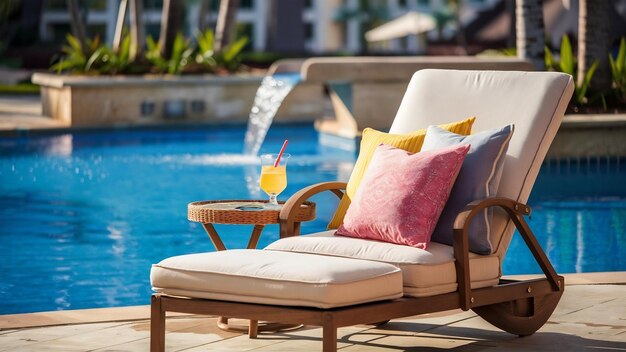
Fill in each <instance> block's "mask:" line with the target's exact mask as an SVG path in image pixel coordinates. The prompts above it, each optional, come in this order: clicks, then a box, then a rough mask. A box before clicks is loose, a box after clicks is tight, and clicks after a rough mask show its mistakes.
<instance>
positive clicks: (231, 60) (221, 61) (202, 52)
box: [196, 29, 249, 72]
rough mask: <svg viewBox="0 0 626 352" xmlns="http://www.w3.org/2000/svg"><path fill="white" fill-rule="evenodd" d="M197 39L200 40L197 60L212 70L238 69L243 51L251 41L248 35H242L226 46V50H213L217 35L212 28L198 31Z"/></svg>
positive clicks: (232, 70)
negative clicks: (201, 31)
mask: <svg viewBox="0 0 626 352" xmlns="http://www.w3.org/2000/svg"><path fill="white" fill-rule="evenodd" d="M196 40H197V42H198V53H197V54H196V62H197V63H198V64H201V65H203V66H204V67H206V68H208V69H209V70H210V71H211V72H216V71H219V70H227V71H228V72H235V71H237V69H238V68H239V66H240V64H241V52H242V51H243V49H244V48H245V47H246V45H247V44H248V41H249V40H248V37H241V38H239V39H237V40H236V41H235V42H233V43H231V44H230V45H228V46H227V47H225V48H224V50H222V51H220V52H215V51H214V50H213V47H214V44H215V36H214V35H213V31H212V30H210V29H207V30H206V31H205V32H204V33H198V35H197V36H196Z"/></svg>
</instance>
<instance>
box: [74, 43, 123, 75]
mask: <svg viewBox="0 0 626 352" xmlns="http://www.w3.org/2000/svg"><path fill="white" fill-rule="evenodd" d="M131 63H132V61H131V60H130V35H129V34H127V35H125V36H124V37H123V39H122V42H121V43H120V47H119V49H118V51H117V52H115V51H113V50H112V49H111V48H109V47H108V46H106V45H101V46H100V47H99V48H98V49H96V51H94V53H93V54H92V55H91V56H90V57H89V60H87V65H86V66H85V70H86V71H96V72H98V73H102V74H119V73H125V72H126V71H127V70H128V68H129V66H130V64H131Z"/></svg>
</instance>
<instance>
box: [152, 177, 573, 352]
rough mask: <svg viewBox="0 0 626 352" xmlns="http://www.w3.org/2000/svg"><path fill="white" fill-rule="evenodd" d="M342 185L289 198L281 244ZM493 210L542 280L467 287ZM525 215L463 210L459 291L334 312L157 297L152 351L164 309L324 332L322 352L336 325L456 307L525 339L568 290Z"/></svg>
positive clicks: (159, 347)
mask: <svg viewBox="0 0 626 352" xmlns="http://www.w3.org/2000/svg"><path fill="white" fill-rule="evenodd" d="M345 187H346V183H345V182H323V183H319V184H316V185H312V186H309V187H306V188H304V189H302V190H300V191H299V192H298V193H296V194H294V195H293V196H292V197H291V198H290V199H289V200H288V201H287V202H286V203H285V205H284V207H283V210H282V211H281V213H280V226H281V229H280V231H281V232H280V234H281V238H282V237H289V236H295V235H298V234H299V230H300V228H299V223H297V222H296V221H295V216H296V211H294V210H295V209H298V208H299V207H300V205H301V204H302V203H303V202H304V201H306V200H307V199H309V198H310V197H311V196H313V195H315V194H317V193H320V192H323V191H331V192H333V193H334V194H335V195H337V196H338V197H339V198H341V197H342V196H343V192H342V191H341V190H345ZM490 207H500V208H502V209H504V210H505V211H506V213H507V215H508V217H509V218H510V219H511V220H512V221H513V223H514V224H515V227H516V228H517V230H518V231H519V233H520V235H521V236H522V238H523V239H524V241H525V242H526V245H527V246H528V248H529V249H530V251H531V252H532V254H533V256H534V258H535V260H536V261H537V262H538V263H539V265H540V267H541V269H542V271H543V273H544V274H545V276H546V277H545V278H540V279H532V280H525V281H514V280H500V282H499V284H498V285H495V286H492V287H486V288H480V289H472V288H471V286H470V283H471V281H470V270H469V249H468V233H467V231H468V228H469V224H470V222H471V221H472V219H473V218H474V217H475V216H476V215H478V214H479V212H481V210H483V209H485V208H490ZM530 211H531V210H530V207H528V206H527V205H525V204H522V203H519V202H516V201H514V200H511V199H507V198H487V199H483V200H477V201H474V202H472V203H470V204H468V205H467V206H466V207H465V208H464V209H463V211H462V212H461V213H460V214H459V215H458V216H457V218H456V221H455V224H454V244H453V247H454V258H455V260H456V261H455V268H456V275H457V280H458V289H457V291H456V292H451V293H445V294H440V295H434V296H429V297H420V298H413V297H403V298H399V299H394V300H387V301H380V302H373V303H366V304H359V305H354V306H348V307H341V308H333V309H318V308H309V307H289V306H275V305H266V304H250V303H237V302H227V301H218V300H208V299H195V298H193V299H192V298H177V297H170V296H167V295H162V294H154V295H153V296H152V303H151V324H150V350H151V351H155V352H156V351H164V349H165V312H166V311H172V312H181V313H191V314H206V315H216V316H228V317H233V318H242V319H250V320H267V321H275V322H281V323H293V324H305V325H313V326H321V327H322V329H323V351H324V352H331V351H336V350H337V328H339V327H344V326H351V325H358V324H371V323H374V322H383V321H388V320H391V319H396V318H401V317H408V316H413V315H419V314H426V313H434V312H440V311H446V310H451V309H458V308H460V309H462V310H469V309H472V310H473V311H474V312H476V313H477V314H478V315H480V316H481V317H482V318H484V319H485V320H487V321H488V322H490V323H491V324H493V325H494V326H496V327H498V328H500V329H502V330H504V331H507V332H509V333H512V334H516V335H520V336H526V335H530V334H532V333H534V332H535V331H537V330H538V329H539V328H540V327H541V326H543V324H545V322H546V321H547V320H548V318H549V317H550V315H551V314H552V312H553V311H554V309H555V308H556V305H557V303H558V301H559V299H560V298H561V295H562V294H563V290H564V286H565V285H564V279H563V277H562V276H559V275H557V274H556V272H555V270H554V268H553V267H552V264H551V263H550V261H549V260H548V258H547V256H546V255H545V253H544V252H543V250H542V249H541V247H540V246H539V243H538V242H537V240H536V238H535V236H534V235H533V233H532V231H531V230H530V228H529V226H528V224H527V223H526V221H525V220H524V215H530Z"/></svg>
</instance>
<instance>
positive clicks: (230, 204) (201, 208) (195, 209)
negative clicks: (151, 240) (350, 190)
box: [187, 200, 315, 251]
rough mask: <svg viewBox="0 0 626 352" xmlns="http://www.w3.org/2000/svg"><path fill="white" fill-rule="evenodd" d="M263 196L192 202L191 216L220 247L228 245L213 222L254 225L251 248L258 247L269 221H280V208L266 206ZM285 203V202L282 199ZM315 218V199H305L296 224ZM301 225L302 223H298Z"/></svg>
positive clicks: (222, 248) (188, 217)
mask: <svg viewBox="0 0 626 352" xmlns="http://www.w3.org/2000/svg"><path fill="white" fill-rule="evenodd" d="M264 203H267V201H261V200H215V201H201V202H193V203H189V205H188V206H187V219H189V220H190V221H195V222H200V223H202V226H203V227H204V230H205V231H206V232H207V234H208V235H209V238H210V239H211V242H213V245H214V246H215V249H217V250H218V251H223V250H225V249H226V247H225V246H224V242H222V239H221V238H220V236H219V235H218V234H217V231H215V227H213V224H236V225H246V224H251V225H254V229H253V230H252V234H251V236H250V240H249V241H248V246H247V248H248V249H254V248H256V246H257V243H258V242H259V237H260V236H261V232H263V229H264V228H265V225H267V224H278V215H279V214H280V210H271V209H263V205H264ZM279 203H280V204H284V203H285V202H279ZM313 219H315V203H313V202H305V203H304V204H303V206H302V207H300V212H299V213H298V215H297V216H296V224H299V223H300V222H303V221H311V220H313ZM296 228H299V226H296Z"/></svg>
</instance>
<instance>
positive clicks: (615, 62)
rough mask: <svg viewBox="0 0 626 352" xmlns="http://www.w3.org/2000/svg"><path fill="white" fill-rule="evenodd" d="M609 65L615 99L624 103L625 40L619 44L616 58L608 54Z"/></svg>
mask: <svg viewBox="0 0 626 352" xmlns="http://www.w3.org/2000/svg"><path fill="white" fill-rule="evenodd" d="M609 63H610V65H611V77H612V81H613V83H612V88H613V92H614V93H615V96H616V97H617V99H618V100H619V101H620V102H622V103H626V38H624V37H622V39H621V40H620V43H619V51H618V52H617V57H616V58H615V59H613V56H611V54H610V53H609Z"/></svg>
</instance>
